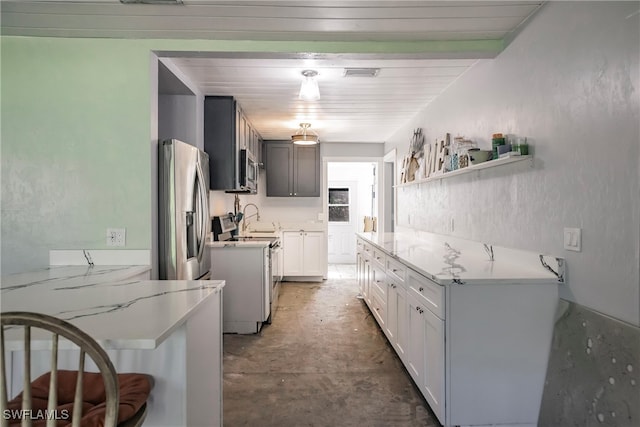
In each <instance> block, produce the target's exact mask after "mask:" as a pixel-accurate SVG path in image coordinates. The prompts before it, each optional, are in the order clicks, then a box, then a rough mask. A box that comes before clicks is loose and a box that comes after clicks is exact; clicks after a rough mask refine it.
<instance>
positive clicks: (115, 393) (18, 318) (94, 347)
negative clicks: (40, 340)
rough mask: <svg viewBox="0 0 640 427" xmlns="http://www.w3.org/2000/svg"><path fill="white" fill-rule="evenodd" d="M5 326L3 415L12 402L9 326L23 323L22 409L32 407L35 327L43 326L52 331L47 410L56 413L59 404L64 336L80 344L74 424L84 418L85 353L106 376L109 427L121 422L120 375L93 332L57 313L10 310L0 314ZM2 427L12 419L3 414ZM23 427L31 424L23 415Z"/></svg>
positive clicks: (0, 374)
mask: <svg viewBox="0 0 640 427" xmlns="http://www.w3.org/2000/svg"><path fill="white" fill-rule="evenodd" d="M0 318H1V322H2V327H1V328H0V342H1V345H2V348H1V349H0V406H1V408H0V415H2V414H4V413H5V412H4V411H5V409H6V408H7V405H8V399H7V373H6V372H5V371H6V366H7V364H6V363H5V362H6V361H5V327H8V328H15V327H16V326H21V327H22V328H23V330H24V347H23V350H24V387H23V393H22V410H23V411H31V410H32V396H31V330H32V328H39V329H44V330H47V331H50V332H51V333H52V335H51V367H50V373H51V376H50V383H49V396H48V401H47V402H48V403H47V411H48V412H50V413H53V412H54V411H55V409H56V407H57V402H58V396H57V390H58V376H57V372H58V341H59V337H63V338H64V339H67V340H69V341H71V342H73V343H74V344H76V345H77V346H78V347H79V350H80V358H79V360H78V370H77V371H78V376H77V382H76V387H75V397H74V403H73V410H72V426H73V427H79V426H80V421H81V419H82V402H83V390H82V378H83V374H84V365H85V354H86V355H89V357H90V358H91V359H92V360H93V362H94V363H95V364H96V366H97V367H98V369H99V370H100V373H101V374H102V378H103V380H104V387H105V393H106V414H105V421H104V425H105V427H113V426H116V424H117V421H118V401H119V390H118V377H117V375H116V370H115V368H114V366H113V364H112V363H111V360H110V359H109V356H108V355H107V353H106V352H105V351H104V349H103V348H102V347H101V346H100V345H99V344H98V343H97V342H96V341H95V340H94V339H93V338H91V337H90V336H89V335H87V334H86V333H85V332H83V331H82V330H80V329H79V328H78V327H76V326H74V325H72V324H71V323H69V322H66V321H64V320H61V319H58V318H56V317H53V316H49V315H45V314H41V313H30V312H6V313H0ZM0 424H1V426H2V427H5V426H8V425H9V424H8V420H7V419H5V417H4V416H0ZM22 426H23V427H25V426H31V419H29V417H26V418H23V420H22ZM53 426H56V420H55V419H47V427H53Z"/></svg>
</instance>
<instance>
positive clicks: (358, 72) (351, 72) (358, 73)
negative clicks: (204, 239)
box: [344, 68, 380, 77]
mask: <svg viewBox="0 0 640 427" xmlns="http://www.w3.org/2000/svg"><path fill="white" fill-rule="evenodd" d="M379 72H380V68H345V69H344V76H345V77H376V76H377V75H378V73H379Z"/></svg>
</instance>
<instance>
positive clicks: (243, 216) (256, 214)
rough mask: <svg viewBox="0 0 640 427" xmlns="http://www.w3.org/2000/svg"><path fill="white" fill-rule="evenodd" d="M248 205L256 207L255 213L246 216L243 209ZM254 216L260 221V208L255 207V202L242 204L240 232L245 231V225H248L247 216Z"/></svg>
mask: <svg viewBox="0 0 640 427" xmlns="http://www.w3.org/2000/svg"><path fill="white" fill-rule="evenodd" d="M249 206H253V207H254V208H256V213H254V214H252V215H249V216H246V215H245V211H246V210H247V208H248V207H249ZM254 216H255V217H256V219H257V220H258V221H260V209H258V207H257V206H256V205H255V204H253V203H247V204H246V205H244V208H243V209H242V232H243V233H244V232H245V231H247V226H248V225H249V223H248V222H247V220H248V219H249V218H252V217H254Z"/></svg>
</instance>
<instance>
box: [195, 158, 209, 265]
mask: <svg viewBox="0 0 640 427" xmlns="http://www.w3.org/2000/svg"><path fill="white" fill-rule="evenodd" d="M196 174H197V175H198V178H197V180H198V193H199V195H200V197H199V203H198V204H199V208H200V209H199V211H200V212H199V215H198V217H199V220H200V224H199V228H200V230H199V234H200V235H199V236H198V237H199V239H198V240H199V248H198V260H201V259H202V254H203V252H204V247H205V244H206V241H207V236H206V234H207V221H208V218H209V212H205V208H207V206H209V203H208V200H207V199H206V198H207V197H208V194H207V192H206V191H205V188H204V173H203V172H202V166H201V165H200V163H198V164H197V166H196Z"/></svg>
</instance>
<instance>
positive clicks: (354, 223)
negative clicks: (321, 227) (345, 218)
mask: <svg viewBox="0 0 640 427" xmlns="http://www.w3.org/2000/svg"><path fill="white" fill-rule="evenodd" d="M329 183H330V184H331V186H329V185H328V184H329ZM330 188H347V189H348V190H349V222H348V223H345V222H336V223H333V225H332V223H331V222H330V221H329V215H328V214H327V259H329V258H330V257H331V253H330V252H329V242H328V240H329V239H330V237H331V230H332V229H333V231H334V232H337V233H338V236H337V237H340V236H342V235H344V234H345V233H347V234H349V233H351V232H353V233H354V234H355V232H357V231H358V230H359V228H360V225H359V223H358V220H359V218H360V217H359V215H358V212H359V211H360V206H359V203H358V197H359V194H358V181H342V180H336V181H329V180H328V179H327V194H328V191H329V189H330ZM327 205H328V201H327ZM327 209H328V206H327ZM341 229H342V231H340V230H341ZM344 230H346V231H344ZM334 237H336V235H335V234H334ZM354 241H355V240H354ZM340 256H342V262H340V261H336V258H340ZM345 259H349V256H346V255H344V254H343V255H335V254H334V260H333V262H334V263H336V264H341V263H344V260H345ZM355 261H356V248H355V245H354V247H353V262H347V264H354V263H355Z"/></svg>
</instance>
